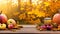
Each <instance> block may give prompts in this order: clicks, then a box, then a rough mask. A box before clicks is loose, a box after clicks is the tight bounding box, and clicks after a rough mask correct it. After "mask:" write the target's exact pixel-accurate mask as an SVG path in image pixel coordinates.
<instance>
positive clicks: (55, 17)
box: [53, 13, 60, 24]
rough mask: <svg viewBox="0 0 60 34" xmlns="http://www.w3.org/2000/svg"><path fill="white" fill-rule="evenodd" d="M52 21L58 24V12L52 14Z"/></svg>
mask: <svg viewBox="0 0 60 34" xmlns="http://www.w3.org/2000/svg"><path fill="white" fill-rule="evenodd" d="M53 22H54V23H57V24H60V13H57V14H55V15H54V16H53Z"/></svg>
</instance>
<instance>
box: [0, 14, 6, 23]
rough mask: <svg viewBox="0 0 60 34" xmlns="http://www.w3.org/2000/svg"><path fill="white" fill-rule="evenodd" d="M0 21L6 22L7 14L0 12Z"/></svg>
mask: <svg viewBox="0 0 60 34" xmlns="http://www.w3.org/2000/svg"><path fill="white" fill-rule="evenodd" d="M0 23H7V16H6V15H5V14H0Z"/></svg>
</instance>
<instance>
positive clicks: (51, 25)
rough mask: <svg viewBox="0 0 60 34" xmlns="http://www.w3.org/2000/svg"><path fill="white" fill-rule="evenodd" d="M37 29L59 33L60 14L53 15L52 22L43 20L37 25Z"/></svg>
mask: <svg viewBox="0 0 60 34" xmlns="http://www.w3.org/2000/svg"><path fill="white" fill-rule="evenodd" d="M37 29H39V30H42V31H46V30H50V31H60V13H57V14H55V15H54V16H53V19H52V20H45V22H44V23H40V24H38V26H37Z"/></svg>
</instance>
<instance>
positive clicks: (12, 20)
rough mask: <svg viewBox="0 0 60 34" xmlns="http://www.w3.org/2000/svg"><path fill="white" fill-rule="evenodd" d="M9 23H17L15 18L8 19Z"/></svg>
mask: <svg viewBox="0 0 60 34" xmlns="http://www.w3.org/2000/svg"><path fill="white" fill-rule="evenodd" d="M7 24H8V25H9V24H13V25H16V21H15V20H14V19H9V20H8V21H7Z"/></svg>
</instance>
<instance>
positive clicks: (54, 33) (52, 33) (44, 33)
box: [0, 27, 60, 34]
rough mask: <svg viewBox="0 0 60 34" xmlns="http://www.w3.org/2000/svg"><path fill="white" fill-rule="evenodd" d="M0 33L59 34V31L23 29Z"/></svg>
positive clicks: (1, 31)
mask: <svg viewBox="0 0 60 34" xmlns="http://www.w3.org/2000/svg"><path fill="white" fill-rule="evenodd" d="M0 33H41V34H47V33H49V34H60V31H39V30H37V29H36V28H35V27H24V28H21V29H18V30H16V31H10V30H0Z"/></svg>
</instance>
